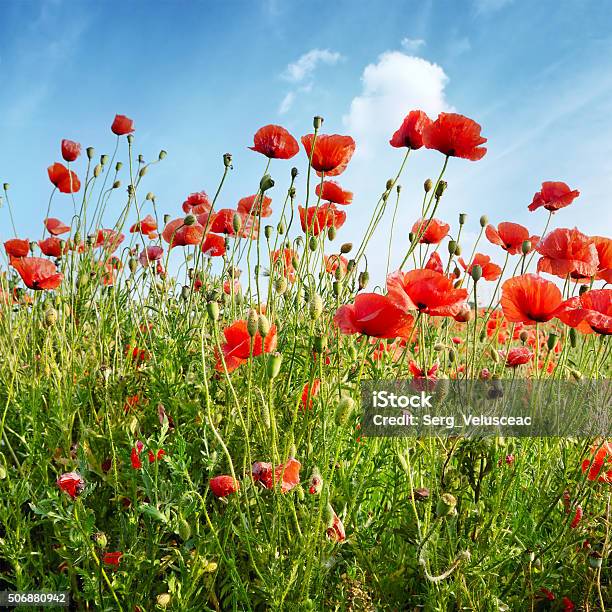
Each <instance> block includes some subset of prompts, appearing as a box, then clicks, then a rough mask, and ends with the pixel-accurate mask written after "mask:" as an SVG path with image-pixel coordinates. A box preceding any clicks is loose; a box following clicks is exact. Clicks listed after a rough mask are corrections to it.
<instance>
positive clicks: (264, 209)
mask: <svg viewBox="0 0 612 612" xmlns="http://www.w3.org/2000/svg"><path fill="white" fill-rule="evenodd" d="M271 204H272V198H269V197H267V196H265V195H263V194H255V195H250V196H247V197H246V198H240V200H238V212H239V213H243V214H245V215H255V216H259V209H260V208H261V216H262V217H270V216H271V215H272V208H271V206H270V205H271Z"/></svg>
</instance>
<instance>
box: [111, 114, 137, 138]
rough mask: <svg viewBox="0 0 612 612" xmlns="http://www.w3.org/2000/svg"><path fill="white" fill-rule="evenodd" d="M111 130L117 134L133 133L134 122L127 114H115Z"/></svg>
mask: <svg viewBox="0 0 612 612" xmlns="http://www.w3.org/2000/svg"><path fill="white" fill-rule="evenodd" d="M111 130H112V132H113V134H117V136H125V135H126V134H131V133H132V132H133V131H134V122H133V121H132V120H131V119H129V118H128V117H126V116H125V115H115V120H114V121H113V124H112V125H111Z"/></svg>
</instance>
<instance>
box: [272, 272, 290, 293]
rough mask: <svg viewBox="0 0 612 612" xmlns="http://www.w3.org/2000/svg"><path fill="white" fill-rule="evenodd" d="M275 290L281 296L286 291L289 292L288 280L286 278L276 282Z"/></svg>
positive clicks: (280, 278) (278, 279)
mask: <svg viewBox="0 0 612 612" xmlns="http://www.w3.org/2000/svg"><path fill="white" fill-rule="evenodd" d="M274 289H276V293H278V294H279V295H283V293H285V291H287V279H285V278H284V277H282V276H281V277H279V278H277V279H276V281H274Z"/></svg>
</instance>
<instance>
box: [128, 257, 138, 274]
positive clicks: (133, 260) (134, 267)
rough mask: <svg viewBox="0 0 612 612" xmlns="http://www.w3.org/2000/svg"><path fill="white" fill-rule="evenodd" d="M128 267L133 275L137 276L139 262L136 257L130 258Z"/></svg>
mask: <svg viewBox="0 0 612 612" xmlns="http://www.w3.org/2000/svg"><path fill="white" fill-rule="evenodd" d="M128 267H129V269H130V272H131V273H132V274H135V272H136V270H137V269H138V260H137V259H136V258H134V257H130V259H129V261H128Z"/></svg>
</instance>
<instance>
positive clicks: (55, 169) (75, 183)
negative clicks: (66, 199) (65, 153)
mask: <svg viewBox="0 0 612 612" xmlns="http://www.w3.org/2000/svg"><path fill="white" fill-rule="evenodd" d="M47 173H48V174H49V180H50V181H51V182H52V183H53V184H54V185H55V186H56V187H57V188H58V189H59V190H60V191H61V193H77V191H79V189H80V188H81V181H79V177H78V176H77V175H76V174H75V173H74V172H73V171H72V170H68V168H66V166H64V165H62V164H60V163H59V162H55V163H54V164H53V165H52V166H49V167H48V168H47Z"/></svg>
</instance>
